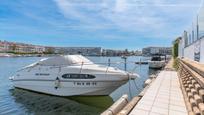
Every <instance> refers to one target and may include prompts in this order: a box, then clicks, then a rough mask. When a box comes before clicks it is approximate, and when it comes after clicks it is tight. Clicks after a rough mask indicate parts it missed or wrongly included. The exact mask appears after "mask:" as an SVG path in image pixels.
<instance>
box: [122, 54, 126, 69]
mask: <svg viewBox="0 0 204 115" xmlns="http://www.w3.org/2000/svg"><path fill="white" fill-rule="evenodd" d="M121 58H122V59H124V70H125V71H127V56H122V57H121Z"/></svg>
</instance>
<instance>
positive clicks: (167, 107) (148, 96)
mask: <svg viewBox="0 0 204 115" xmlns="http://www.w3.org/2000/svg"><path fill="white" fill-rule="evenodd" d="M187 114H188V112H187V109H186V105H185V102H184V98H183V94H182V90H181V88H180V83H179V78H178V76H177V72H175V71H166V70H164V71H161V72H160V73H159V75H158V77H157V78H156V79H155V81H154V82H153V83H152V84H151V85H150V87H149V89H148V90H147V91H146V93H145V94H144V96H143V97H142V99H141V100H140V101H139V102H138V104H137V105H136V106H135V107H134V108H133V110H132V111H131V112H130V115H187Z"/></svg>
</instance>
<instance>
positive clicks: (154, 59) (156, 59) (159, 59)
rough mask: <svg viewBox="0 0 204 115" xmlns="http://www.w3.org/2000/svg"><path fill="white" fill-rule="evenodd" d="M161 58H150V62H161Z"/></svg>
mask: <svg viewBox="0 0 204 115" xmlns="http://www.w3.org/2000/svg"><path fill="white" fill-rule="evenodd" d="M161 60H162V59H161V57H152V59H151V61H161Z"/></svg>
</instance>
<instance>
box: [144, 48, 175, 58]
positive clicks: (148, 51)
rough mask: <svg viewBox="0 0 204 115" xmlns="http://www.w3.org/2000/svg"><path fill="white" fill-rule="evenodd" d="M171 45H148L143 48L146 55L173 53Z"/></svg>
mask: <svg viewBox="0 0 204 115" xmlns="http://www.w3.org/2000/svg"><path fill="white" fill-rule="evenodd" d="M171 52H172V48H171V47H146V48H143V49H142V54H143V55H144V56H151V55H155V54H159V55H171Z"/></svg>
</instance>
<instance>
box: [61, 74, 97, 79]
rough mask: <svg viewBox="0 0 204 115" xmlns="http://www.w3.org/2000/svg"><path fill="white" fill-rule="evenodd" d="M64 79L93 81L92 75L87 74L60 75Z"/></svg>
mask: <svg viewBox="0 0 204 115" xmlns="http://www.w3.org/2000/svg"><path fill="white" fill-rule="evenodd" d="M62 78H64V79H94V78H95V76H94V75H89V74H64V75H62Z"/></svg>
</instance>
